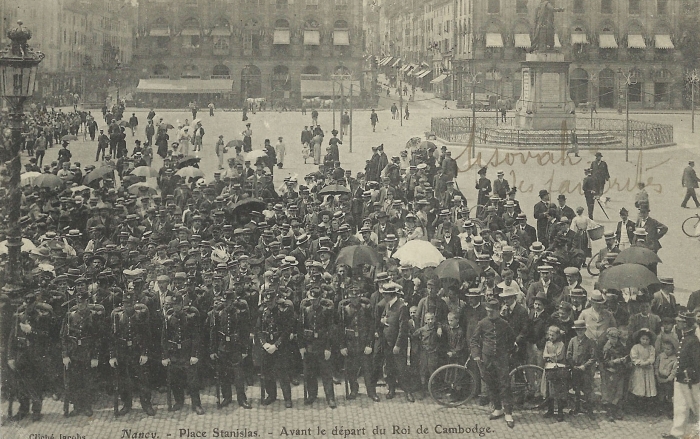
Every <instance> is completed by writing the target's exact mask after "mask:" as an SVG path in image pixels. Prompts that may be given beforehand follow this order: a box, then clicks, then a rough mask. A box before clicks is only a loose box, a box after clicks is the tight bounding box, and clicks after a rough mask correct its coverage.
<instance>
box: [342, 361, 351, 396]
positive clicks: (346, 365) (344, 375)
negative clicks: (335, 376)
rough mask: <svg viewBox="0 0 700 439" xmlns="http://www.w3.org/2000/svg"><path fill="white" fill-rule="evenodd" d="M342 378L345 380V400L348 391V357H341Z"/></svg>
mask: <svg viewBox="0 0 700 439" xmlns="http://www.w3.org/2000/svg"><path fill="white" fill-rule="evenodd" d="M343 379H344V380H345V399H346V400H347V399H348V394H349V393H350V391H349V389H348V387H349V386H348V357H345V358H344V359H343Z"/></svg>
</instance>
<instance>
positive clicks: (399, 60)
mask: <svg viewBox="0 0 700 439" xmlns="http://www.w3.org/2000/svg"><path fill="white" fill-rule="evenodd" d="M400 63H401V58H396V59H395V60H394V62H393V63H390V64H389V67H396V66H398V65H399V64H400Z"/></svg>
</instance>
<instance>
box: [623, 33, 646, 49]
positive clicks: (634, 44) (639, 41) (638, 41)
mask: <svg viewBox="0 0 700 439" xmlns="http://www.w3.org/2000/svg"><path fill="white" fill-rule="evenodd" d="M646 47H647V45H646V43H645V42H644V37H643V36H641V35H627V48H628V49H646Z"/></svg>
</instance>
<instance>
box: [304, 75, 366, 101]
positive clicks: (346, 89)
mask: <svg viewBox="0 0 700 439" xmlns="http://www.w3.org/2000/svg"><path fill="white" fill-rule="evenodd" d="M341 83H342V84H343V94H344V95H345V96H349V95H350V84H352V95H353V96H360V81H347V80H344V81H327V80H322V79H302V80H301V96H302V97H314V98H315V97H332V96H333V94H334V91H335V96H340V84H341ZM334 88H335V90H334Z"/></svg>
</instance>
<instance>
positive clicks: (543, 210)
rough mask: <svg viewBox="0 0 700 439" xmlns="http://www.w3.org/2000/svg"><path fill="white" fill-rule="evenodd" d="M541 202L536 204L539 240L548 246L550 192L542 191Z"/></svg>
mask: <svg viewBox="0 0 700 439" xmlns="http://www.w3.org/2000/svg"><path fill="white" fill-rule="evenodd" d="M539 195H540V201H539V202H538V203H537V204H535V209H534V217H535V219H536V220H537V238H538V239H537V240H538V241H540V242H541V243H543V244H545V247H546V246H547V244H546V241H547V223H548V222H549V192H548V191H547V189H542V190H540V193H539Z"/></svg>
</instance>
